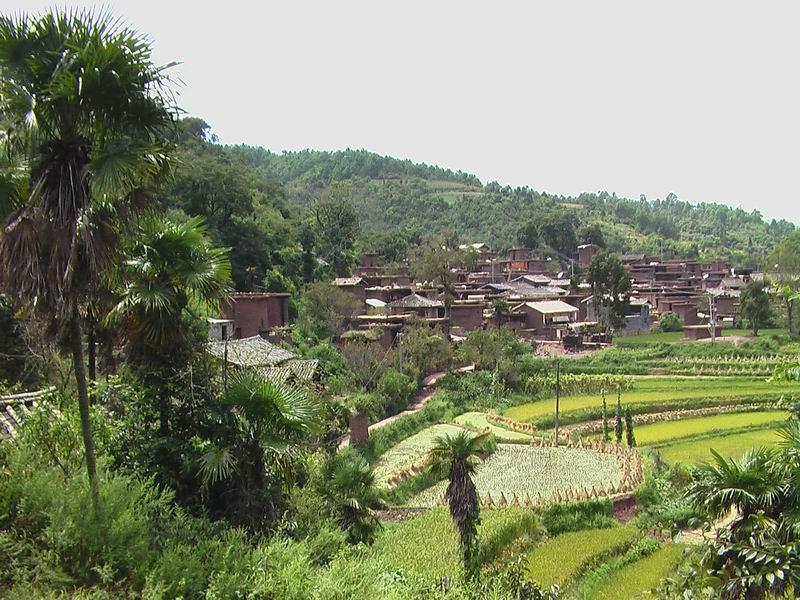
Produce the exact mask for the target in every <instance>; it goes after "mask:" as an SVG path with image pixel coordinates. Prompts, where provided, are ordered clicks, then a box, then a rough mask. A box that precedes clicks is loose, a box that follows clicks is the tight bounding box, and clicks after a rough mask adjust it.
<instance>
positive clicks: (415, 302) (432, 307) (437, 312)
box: [388, 292, 444, 319]
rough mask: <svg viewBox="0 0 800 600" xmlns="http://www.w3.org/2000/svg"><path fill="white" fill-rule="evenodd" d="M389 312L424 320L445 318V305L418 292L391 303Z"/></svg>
mask: <svg viewBox="0 0 800 600" xmlns="http://www.w3.org/2000/svg"><path fill="white" fill-rule="evenodd" d="M388 306H389V311H390V312H391V314H393V315H403V314H410V313H413V314H416V315H417V316H418V317H420V318H423V319H442V318H444V303H442V302H441V301H439V300H431V299H430V298H426V297H425V296H421V295H420V294H417V293H416V292H414V293H411V294H409V295H408V296H405V297H404V298H400V299H399V300H395V301H394V302H390V303H389V305H388Z"/></svg>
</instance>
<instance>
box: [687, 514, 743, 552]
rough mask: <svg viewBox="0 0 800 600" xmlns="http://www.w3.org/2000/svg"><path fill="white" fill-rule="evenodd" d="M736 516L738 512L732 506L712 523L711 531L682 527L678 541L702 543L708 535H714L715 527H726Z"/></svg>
mask: <svg viewBox="0 0 800 600" xmlns="http://www.w3.org/2000/svg"><path fill="white" fill-rule="evenodd" d="M738 516H739V513H738V512H736V509H735V508H733V509H731V511H730V512H729V513H728V514H727V515H725V516H724V517H722V518H721V519H720V520H719V521H717V522H716V523H714V526H713V527H712V528H711V531H708V532H704V531H703V529H702V527H700V528H698V529H684V530H682V531H681V539H680V541H681V542H682V543H684V544H695V545H699V544H702V543H703V542H705V541H706V540H707V539H710V537H709V536H714V535H715V532H716V530H717V529H719V528H720V527H727V526H728V525H730V524H731V523H732V522H733V521H734V520H735V519H736V518H737V517H738Z"/></svg>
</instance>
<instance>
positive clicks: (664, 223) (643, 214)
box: [229, 146, 794, 266]
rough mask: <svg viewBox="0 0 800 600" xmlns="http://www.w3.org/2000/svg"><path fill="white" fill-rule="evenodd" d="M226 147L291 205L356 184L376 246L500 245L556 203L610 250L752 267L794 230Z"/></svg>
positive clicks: (713, 207)
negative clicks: (443, 235) (429, 238)
mask: <svg viewBox="0 0 800 600" xmlns="http://www.w3.org/2000/svg"><path fill="white" fill-rule="evenodd" d="M229 151H230V152H231V155H232V156H235V157H237V158H238V159H240V160H241V162H242V163H246V164H247V165H248V166H251V167H252V168H254V169H255V170H257V171H259V172H260V173H262V174H264V175H266V176H268V177H272V178H274V179H276V180H277V181H279V182H280V183H281V184H282V185H283V186H284V190H285V193H286V197H287V200H288V201H289V203H290V204H291V205H298V206H301V207H305V206H307V205H308V204H309V203H310V202H311V201H312V199H313V198H314V197H315V196H316V195H318V194H319V193H320V191H321V190H322V189H323V188H324V187H325V186H326V185H328V184H329V183H330V182H331V181H333V180H350V181H352V184H353V187H352V192H351V193H352V199H353V201H354V202H355V203H356V205H357V207H358V209H359V216H360V219H361V225H362V229H363V233H364V234H365V235H364V237H365V239H366V240H370V241H368V242H367V244H368V245H369V244H372V245H377V246H379V245H380V244H379V240H378V238H380V236H378V235H376V233H377V232H386V231H387V230H392V229H400V230H406V231H409V232H424V233H425V234H428V235H430V234H434V233H438V232H441V231H443V230H446V229H448V228H449V229H451V230H453V231H456V232H459V235H460V236H462V237H463V238H464V239H465V240H466V239H471V240H481V241H486V242H488V243H490V244H492V245H493V246H495V247H498V248H506V247H509V246H511V245H513V244H514V243H516V242H517V232H518V230H519V227H520V225H521V224H522V223H524V222H525V221H527V220H529V219H532V218H534V219H536V220H537V221H539V220H540V217H541V215H542V213H543V211H544V212H547V211H552V209H561V210H564V211H566V212H568V214H569V216H570V219H571V220H572V221H573V223H574V226H575V229H576V231H577V230H579V229H580V228H581V226H582V225H587V224H592V223H599V224H600V225H601V229H602V233H603V236H604V239H605V241H606V243H607V245H608V246H609V247H610V248H611V249H613V250H616V251H620V252H647V253H653V254H659V253H662V252H663V253H664V255H665V256H678V255H680V256H704V257H712V256H720V257H726V258H731V259H733V260H734V261H735V262H737V263H753V262H754V261H755V260H757V258H758V257H763V256H764V255H766V254H767V253H768V252H769V250H771V249H772V247H773V246H774V245H775V243H776V242H777V241H778V240H779V239H781V238H782V237H784V236H785V235H786V234H787V233H789V232H791V231H792V230H793V229H794V225H793V224H791V223H789V222H787V221H785V220H781V221H775V220H772V221H769V220H767V219H765V218H764V217H763V216H762V215H761V214H760V213H759V212H758V211H753V212H747V211H745V210H743V209H741V208H737V209H734V208H730V207H728V206H726V205H722V204H708V203H701V204H692V203H690V202H685V201H681V200H679V199H678V198H677V197H676V196H675V195H673V194H671V195H670V196H668V197H667V198H666V199H655V200H647V199H644V198H640V199H637V200H630V199H626V198H620V197H617V196H616V195H615V194H613V193H609V192H597V193H585V194H581V195H580V196H578V197H565V196H555V195H550V194H546V193H540V192H537V191H535V190H533V189H531V188H529V187H522V188H519V187H518V188H511V187H509V186H505V187H501V185H500V184H498V183H496V182H491V183H488V184H486V185H482V184H481V182H480V180H478V178H477V177H475V176H473V175H469V174H466V173H463V172H461V171H456V172H453V171H451V170H449V169H442V168H439V167H431V166H428V165H424V164H413V163H411V162H410V161H407V160H399V159H394V158H390V157H382V156H379V155H377V154H373V153H370V152H367V151H364V150H345V151H338V152H323V151H311V150H305V151H302V152H286V153H282V154H275V153H272V152H269V151H267V150H264V149H262V148H252V147H245V146H234V147H230V148H229ZM532 183H534V184H535V182H532ZM578 241H581V240H578ZM371 249H373V250H380V248H379V247H376V248H371ZM752 266H756V265H755V264H752Z"/></svg>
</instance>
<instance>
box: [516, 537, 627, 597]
mask: <svg viewBox="0 0 800 600" xmlns="http://www.w3.org/2000/svg"><path fill="white" fill-rule="evenodd" d="M640 535H641V534H640V533H639V532H638V531H637V530H636V529H634V528H631V527H614V528H611V529H586V530H583V531H575V532H570V533H562V534H561V535H559V536H556V537H554V538H553V539H552V540H550V541H549V542H547V543H545V544H542V545H541V546H539V547H538V548H536V549H535V550H534V551H533V552H531V553H529V554H528V556H527V559H526V564H527V573H526V575H527V577H528V579H529V580H530V581H533V582H534V583H538V584H539V585H540V586H542V587H549V586H551V585H558V586H560V587H562V588H563V587H567V586H569V585H571V584H573V583H575V581H576V580H577V578H578V577H579V576H580V575H581V574H582V573H584V572H585V571H586V570H587V569H588V568H590V567H591V566H592V565H593V564H594V563H596V562H598V561H600V560H601V559H603V558H605V557H607V556H609V555H612V554H619V553H622V552H623V551H625V550H626V549H627V548H629V547H630V546H631V545H632V544H633V543H634V542H635V541H636V540H637V539H638V538H639V537H640Z"/></svg>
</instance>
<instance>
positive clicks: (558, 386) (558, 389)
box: [554, 359, 561, 448]
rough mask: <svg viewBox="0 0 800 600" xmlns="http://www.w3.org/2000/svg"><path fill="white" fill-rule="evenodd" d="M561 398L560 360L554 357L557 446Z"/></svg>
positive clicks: (556, 445) (555, 440)
mask: <svg viewBox="0 0 800 600" xmlns="http://www.w3.org/2000/svg"><path fill="white" fill-rule="evenodd" d="M560 400H561V362H560V361H559V360H558V359H556V435H555V439H554V442H555V447H556V448H558V411H559V402H560Z"/></svg>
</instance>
